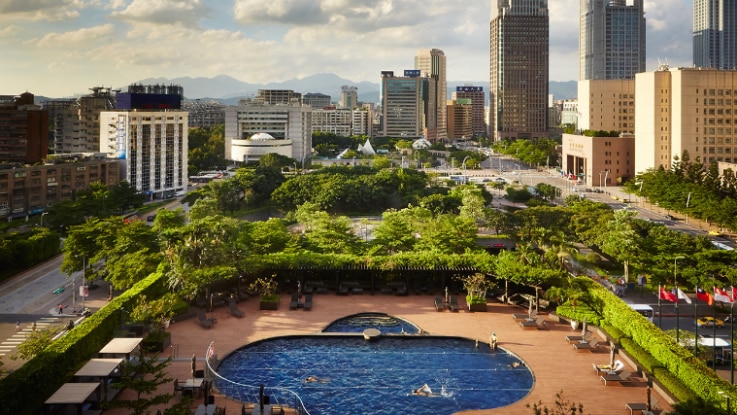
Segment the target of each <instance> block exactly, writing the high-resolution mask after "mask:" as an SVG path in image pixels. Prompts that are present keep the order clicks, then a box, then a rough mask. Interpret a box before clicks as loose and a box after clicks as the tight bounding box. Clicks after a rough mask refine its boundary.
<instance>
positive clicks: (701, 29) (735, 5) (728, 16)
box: [693, 0, 737, 70]
mask: <svg viewBox="0 0 737 415" xmlns="http://www.w3.org/2000/svg"><path fill="white" fill-rule="evenodd" d="M693 64H694V66H696V67H699V68H719V69H730V70H733V69H737V2H735V1H734V0H694V2H693Z"/></svg>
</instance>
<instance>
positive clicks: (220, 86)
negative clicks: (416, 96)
mask: <svg viewBox="0 0 737 415" xmlns="http://www.w3.org/2000/svg"><path fill="white" fill-rule="evenodd" d="M136 83H138V84H143V85H152V84H163V85H169V84H174V85H180V86H182V87H183V88H184V95H185V97H186V98H187V99H205V100H216V101H219V102H222V103H224V104H226V105H237V104H238V100H239V99H240V98H244V97H254V96H256V94H257V93H258V90H259V89H291V90H293V91H296V92H300V93H302V94H306V93H310V92H312V93H322V94H326V95H330V97H331V99H332V101H333V102H338V101H339V100H340V94H341V87H342V86H343V85H349V86H355V87H357V88H358V100H359V101H363V102H379V94H380V92H379V91H380V88H381V85H380V84H379V83H374V82H367V81H362V82H353V81H350V80H348V79H344V78H341V77H340V76H338V75H336V74H333V73H320V74H315V75H310V76H308V77H305V78H299V79H297V78H295V79H290V80H287V81H283V82H269V83H267V84H253V83H248V82H243V81H240V80H238V79H235V78H233V77H231V76H228V75H218V76H215V77H213V78H201V77H200V78H192V77H180V78H173V79H168V78H146V79H142V80H140V81H137V82H136ZM463 85H478V86H483V87H484V90H485V91H488V90H489V82H488V80H487V81H486V82H483V81H448V99H450V96H451V93H452V92H453V91H455V89H456V86H463ZM120 89H121V90H125V88H120ZM549 91H550V93H551V94H553V96H554V98H555V99H569V98H575V97H576V95H577V83H576V81H566V82H557V81H552V82H550V83H549Z"/></svg>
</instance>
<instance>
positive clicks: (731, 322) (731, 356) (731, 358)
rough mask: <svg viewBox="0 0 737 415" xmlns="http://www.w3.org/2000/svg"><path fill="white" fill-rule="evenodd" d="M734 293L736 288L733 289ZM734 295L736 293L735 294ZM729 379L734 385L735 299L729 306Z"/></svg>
mask: <svg viewBox="0 0 737 415" xmlns="http://www.w3.org/2000/svg"><path fill="white" fill-rule="evenodd" d="M732 293H734V290H732ZM733 295H734V294H733ZM729 333H730V336H731V338H730V341H729V381H730V382H731V383H732V385H734V301H732V304H731V305H730V307H729Z"/></svg>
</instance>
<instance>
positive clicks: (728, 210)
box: [625, 152, 737, 231]
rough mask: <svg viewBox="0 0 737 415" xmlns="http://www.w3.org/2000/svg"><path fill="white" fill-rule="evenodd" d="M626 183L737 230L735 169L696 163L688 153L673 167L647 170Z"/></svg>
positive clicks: (670, 207) (633, 189) (650, 197)
mask: <svg viewBox="0 0 737 415" xmlns="http://www.w3.org/2000/svg"><path fill="white" fill-rule="evenodd" d="M625 186H626V188H627V189H628V191H629V192H631V193H635V194H638V195H639V196H640V197H646V198H647V199H648V200H649V201H650V202H652V203H655V204H658V206H660V207H662V208H663V209H667V210H673V211H677V212H682V213H683V214H686V215H689V216H691V217H696V218H700V219H702V220H705V221H707V222H714V223H717V224H718V225H719V226H721V227H724V228H728V229H730V230H732V231H734V230H737V175H735V172H733V171H732V170H731V169H727V170H725V171H724V172H722V173H721V174H720V172H719V169H718V167H717V164H716V163H710V164H704V163H701V162H698V161H696V162H692V161H691V160H690V157H689V155H688V152H684V153H683V156H682V158H681V160H680V161H678V160H677V161H675V162H674V163H673V167H672V168H671V169H670V170H666V169H665V168H663V167H662V166H661V167H659V168H657V169H650V170H647V171H646V172H644V173H641V174H638V175H637V176H636V178H635V180H633V181H630V182H628V183H627V184H626V185H625Z"/></svg>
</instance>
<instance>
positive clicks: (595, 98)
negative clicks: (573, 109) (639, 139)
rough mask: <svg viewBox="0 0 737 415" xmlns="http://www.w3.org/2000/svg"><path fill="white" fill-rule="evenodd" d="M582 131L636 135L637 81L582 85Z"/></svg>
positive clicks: (615, 80)
mask: <svg viewBox="0 0 737 415" xmlns="http://www.w3.org/2000/svg"><path fill="white" fill-rule="evenodd" d="M577 111H578V115H579V116H578V128H579V129H581V130H595V131H602V130H603V131H619V132H620V133H627V134H634V132H635V80H634V79H610V80H606V81H605V80H600V81H579V82H578V109H577Z"/></svg>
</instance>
